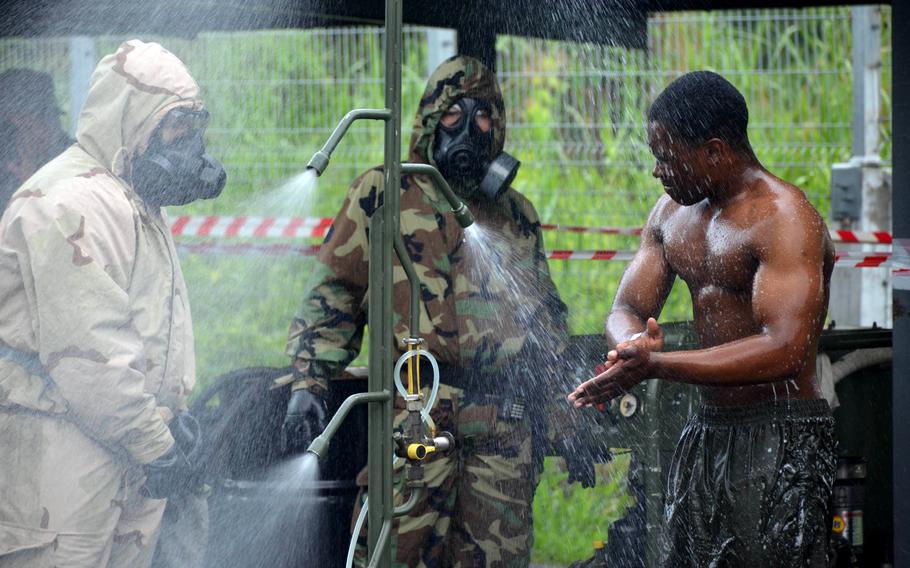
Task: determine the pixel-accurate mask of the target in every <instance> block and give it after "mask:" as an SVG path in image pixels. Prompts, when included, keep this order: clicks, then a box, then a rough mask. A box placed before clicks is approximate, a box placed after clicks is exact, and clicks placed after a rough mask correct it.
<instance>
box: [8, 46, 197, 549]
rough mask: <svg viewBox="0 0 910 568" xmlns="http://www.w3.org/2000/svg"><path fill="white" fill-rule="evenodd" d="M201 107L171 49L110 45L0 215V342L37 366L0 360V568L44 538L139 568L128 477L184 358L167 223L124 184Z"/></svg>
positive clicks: (146, 539)
mask: <svg viewBox="0 0 910 568" xmlns="http://www.w3.org/2000/svg"><path fill="white" fill-rule="evenodd" d="M201 106H202V101H201V99H200V98H199V87H198V85H197V84H196V82H195V81H194V80H193V78H192V77H191V76H190V75H189V72H188V71H187V69H186V67H185V66H184V65H183V63H181V62H180V60H178V59H177V58H176V57H175V56H174V55H172V54H171V53H169V52H168V51H167V50H165V49H164V48H162V47H161V46H160V45H158V44H154V43H143V42H140V41H135V40H134V41H129V42H126V43H124V44H123V45H121V46H120V48H119V49H118V50H117V52H116V53H115V54H112V55H109V56H107V57H105V58H104V59H102V60H101V62H100V63H99V64H98V67H97V68H96V70H95V72H94V74H93V75H92V80H91V86H90V90H89V94H88V97H87V100H86V102H85V105H84V107H83V110H82V113H81V114H80V117H79V125H78V129H77V140H78V144H77V145H74V146H72V147H70V148H69V149H67V150H66V151H65V152H64V153H63V154H61V155H60V156H58V157H57V158H55V159H53V160H52V161H50V162H49V163H48V164H46V165H45V166H44V167H43V168H41V169H40V170H39V171H38V172H36V173H35V174H34V175H33V176H32V177H31V178H30V179H29V180H28V181H26V182H25V184H23V185H22V186H21V187H20V188H19V189H18V190H17V191H16V192H15V193H14V194H13V197H12V199H11V201H10V204H9V207H8V208H7V210H6V211H5V212H4V213H3V216H2V218H0V298H2V299H3V300H2V302H0V344H2V345H6V346H8V347H10V348H12V349H14V350H16V351H18V352H20V353H23V354H25V355H29V356H32V357H34V358H35V359H36V360H37V361H38V362H39V363H40V368H41V370H42V371H43V372H35V369H34V368H32V367H30V366H27V365H22V364H21V362H17V361H14V360H12V359H11V358H9V357H7V358H0V412H2V416H3V417H4V418H3V419H4V422H5V424H4V427H3V428H0V471H2V472H3V475H0V565H4V564H3V563H4V561H5V560H6V556H5V555H8V554H13V553H17V552H16V551H21V550H31V549H33V548H38V547H40V546H41V544H42V543H45V544H47V542H48V539H50V541H49V542H52V543H54V544H53V546H52V551H51V552H49V554H50V558H52V559H56V561H55V562H56V564H57V565H61V566H62V565H66V566H105V565H108V564H110V565H129V566H140V567H141V566H147V565H148V563H149V562H150V561H151V554H152V552H153V551H154V543H155V539H156V538H157V531H158V524H159V523H160V521H161V514H162V511H163V509H164V501H158V500H149V499H144V498H142V497H140V496H139V494H138V491H139V488H140V487H141V483H142V478H141V476H137V474H136V472H137V471H139V470H138V466H139V465H141V464H146V463H149V462H151V461H153V460H154V459H155V458H157V457H159V456H161V455H163V454H164V453H165V452H166V451H167V450H168V449H169V448H170V447H171V445H172V444H173V438H172V436H171V434H170V432H169V430H168V426H167V421H168V420H170V419H171V418H172V417H173V416H174V415H175V413H177V412H179V411H181V410H184V409H185V408H186V398H187V394H188V393H189V391H190V389H192V387H193V384H194V382H195V356H194V350H193V331H192V323H191V319H190V311H189V305H188V303H187V293H186V286H185V284H184V280H183V275H182V273H181V271H180V265H179V264H178V261H177V253H176V251H175V249H174V243H173V240H172V238H171V236H170V231H169V230H168V223H167V219H166V218H165V216H164V212H163V211H162V210H160V209H156V210H152V209H149V208H147V207H146V206H145V204H144V203H143V202H142V201H141V200H140V199H139V198H138V197H137V196H136V194H135V193H134V192H133V190H132V189H131V188H130V187H129V185H128V183H127V181H126V180H128V179H129V158H130V156H132V155H133V154H134V153H135V152H136V151H140V150H142V149H144V147H145V146H146V144H147V143H148V139H149V137H150V136H151V134H152V132H153V130H154V129H155V127H156V126H157V124H158V123H159V122H160V120H161V119H162V118H163V117H164V115H165V114H166V113H167V112H168V111H169V110H171V109H173V108H175V107H191V108H200V107H201ZM36 421H37V422H36ZM33 422H34V423H35V425H34V428H26V427H24V426H23V425H24V424H30V423H33ZM124 480H127V481H124ZM124 499H126V501H124ZM121 505H123V507H121ZM127 510H128V511H129V514H128V513H127ZM66 539H76V540H77V541H79V542H81V543H83V544H84V546H83V544H78V543H77V544H75V545H74V546H76V547H77V548H79V550H83V551H84V554H82V553H80V554H82V555H80V556H78V558H79V560H74V559H75V558H77V556H71V554H70V549H68V548H67V546H66V545H65V544H64V543H65V540H66ZM89 541H91V542H89ZM118 542H126V543H128V544H129V546H125V548H126V549H130V551H131V552H129V553H126V552H124V554H126V556H124V557H122V558H121V557H119V556H118V555H119V554H120V553H121V552H123V550H122V549H124V547H123V546H119V545H118ZM131 546H132V548H130V547H131ZM80 547H81V548H80ZM137 547H138V548H141V549H142V551H143V552H142V554H141V555H139V553H138V552H136V550H134V549H136V548H137ZM73 554H75V553H73ZM51 564H54V562H51Z"/></svg>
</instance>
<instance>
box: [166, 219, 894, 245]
mask: <svg viewBox="0 0 910 568" xmlns="http://www.w3.org/2000/svg"><path fill="white" fill-rule="evenodd" d="M332 221H333V219H332V218H331V217H245V216H219V215H212V216H189V215H184V216H181V217H176V218H175V219H174V220H173V221H172V222H171V233H172V234H173V235H174V236H175V237H260V238H312V237H318V238H322V237H324V236H325V233H326V231H328V229H329V227H330V226H331V225H332ZM540 228H541V229H542V230H544V231H558V232H566V233H580V234H597V235H641V227H582V226H577V225H552V224H543V225H541V226H540ZM831 238H832V239H833V240H834V241H835V242H838V243H851V244H852V243H857V244H881V245H887V244H891V242H892V239H891V234H890V233H888V232H885V231H843V230H836V231H831Z"/></svg>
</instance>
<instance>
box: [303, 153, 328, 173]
mask: <svg viewBox="0 0 910 568" xmlns="http://www.w3.org/2000/svg"><path fill="white" fill-rule="evenodd" d="M327 167H329V155H328V154H326V153H325V152H323V151H322V150H320V151H318V152H316V153H315V154H313V157H312V158H310V161H309V162H308V163H307V165H306V169H308V170H314V171H315V172H316V175H317V176H321V175H322V172H324V171H325V169H326V168H327Z"/></svg>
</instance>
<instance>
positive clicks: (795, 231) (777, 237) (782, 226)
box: [751, 174, 830, 256]
mask: <svg viewBox="0 0 910 568" xmlns="http://www.w3.org/2000/svg"><path fill="white" fill-rule="evenodd" d="M753 189H754V194H755V196H756V197H757V199H756V200H755V203H754V204H753V207H752V211H751V216H753V217H754V219H753V220H752V221H753V223H754V226H755V227H756V228H757V229H758V230H757V231H755V232H754V233H753V235H752V237H753V242H754V243H755V244H756V245H757V248H758V249H760V250H761V249H764V250H767V248H768V247H774V248H778V247H781V246H785V247H786V248H787V249H791V250H793V251H794V252H796V251H800V252H801V253H802V254H803V255H807V254H811V255H813V256H814V254H816V253H817V252H818V251H819V250H822V251H823V250H825V249H827V248H828V247H829V244H830V237H829V235H828V229H827V227H826V225H825V222H824V220H823V219H822V217H821V215H819V213H818V211H817V210H816V209H815V207H814V206H813V205H812V203H810V202H809V199H808V198H807V197H806V194H805V193H804V192H803V191H802V190H801V189H800V188H799V187H797V186H795V185H793V184H791V183H788V182H786V181H784V180H782V179H780V178H777V177H775V176H773V175H771V174H765V175H764V176H762V179H760V180H758V182H757V183H756V186H755V187H754V188H753ZM794 249H795V250H794Z"/></svg>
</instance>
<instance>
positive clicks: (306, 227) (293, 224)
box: [171, 215, 333, 238]
mask: <svg viewBox="0 0 910 568" xmlns="http://www.w3.org/2000/svg"><path fill="white" fill-rule="evenodd" d="M332 221H333V219H332V218H331V217H322V218H319V217H243V216H239V217H221V216H216V215H213V216H209V217H203V216H188V215H184V216H182V217H176V218H175V219H174V220H173V221H171V234H172V235H174V236H175V237H259V238H307V237H324V236H325V233H326V231H328V229H329V227H331V226H332Z"/></svg>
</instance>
